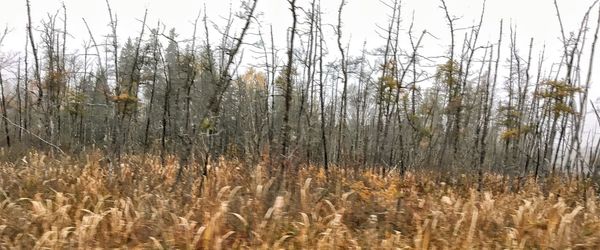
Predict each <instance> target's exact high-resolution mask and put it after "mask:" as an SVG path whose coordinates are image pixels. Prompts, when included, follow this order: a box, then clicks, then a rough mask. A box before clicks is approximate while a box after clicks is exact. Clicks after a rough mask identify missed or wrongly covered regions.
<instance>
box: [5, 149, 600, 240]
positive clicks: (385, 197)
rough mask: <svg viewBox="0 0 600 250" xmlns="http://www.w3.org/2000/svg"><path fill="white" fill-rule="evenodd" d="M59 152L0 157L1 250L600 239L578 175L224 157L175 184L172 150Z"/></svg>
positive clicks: (598, 219) (599, 216)
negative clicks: (344, 166)
mask: <svg viewBox="0 0 600 250" xmlns="http://www.w3.org/2000/svg"><path fill="white" fill-rule="evenodd" d="M59 158H61V159H57V158H51V157H46V156H44V155H42V154H41V153H30V154H28V155H27V156H26V157H24V158H22V159H20V160H17V161H15V162H14V163H2V165H1V167H0V249H96V248H98V249H104V248H126V249H472V248H473V249H600V210H599V208H598V204H599V201H598V198H597V196H596V194H595V193H594V191H593V189H592V188H589V186H590V185H588V184H586V183H583V182H577V181H570V182H567V181H556V180H555V181H548V182H547V183H545V184H544V185H538V184H536V183H534V182H533V181H531V180H529V181H528V182H527V183H526V184H524V186H523V187H522V188H521V189H519V190H518V191H516V190H514V189H513V190H510V191H509V188H508V184H507V183H508V182H506V181H505V180H506V179H505V178H502V177H501V176H492V175H487V176H486V179H485V187H486V192H483V193H479V192H477V191H476V190H475V189H474V187H475V186H476V183H475V182H473V181H470V180H469V178H468V177H467V176H460V177H459V178H457V179H454V180H453V181H451V182H450V183H447V184H446V183H442V182H439V181H437V180H436V178H435V177H432V176H431V175H429V174H426V173H413V172H411V173H408V174H407V175H406V176H405V177H404V178H402V179H401V180H400V178H399V176H398V175H397V174H396V173H392V174H390V175H389V176H386V177H385V178H383V177H381V176H380V175H378V174H375V173H372V172H371V171H370V170H362V171H359V172H356V173H354V172H344V171H341V170H339V169H338V170H333V171H332V172H331V173H330V174H329V177H326V175H325V173H324V172H323V170H321V169H319V168H317V167H312V166H311V167H299V170H298V173H297V174H294V175H288V176H287V177H286V178H287V180H288V181H287V182H286V183H283V184H281V185H278V184H277V181H276V180H277V178H269V176H268V172H269V171H268V169H267V167H266V166H265V165H261V164H257V165H251V164H247V163H241V162H236V161H225V160H221V161H220V162H213V163H212V164H211V165H210V166H209V175H208V177H207V178H206V179H205V181H204V182H203V183H202V184H201V181H200V178H193V179H192V177H186V178H185V179H187V180H193V181H191V182H187V183H182V184H179V185H174V182H175V176H176V172H177V166H176V165H175V164H174V162H175V161H174V160H170V161H168V164H167V165H166V166H165V167H162V166H161V163H160V159H159V158H158V157H154V156H145V157H144V156H129V157H127V158H125V159H124V161H123V164H122V165H121V166H120V167H119V168H118V171H117V172H116V173H113V174H109V172H108V171H107V170H106V168H105V167H104V166H101V165H100V163H99V162H100V159H101V158H102V156H101V154H100V153H90V154H88V155H87V156H85V158H77V159H75V158H65V157H59ZM327 178H329V181H327ZM276 186H279V187H280V188H277V187H276ZM201 187H202V188H201Z"/></svg>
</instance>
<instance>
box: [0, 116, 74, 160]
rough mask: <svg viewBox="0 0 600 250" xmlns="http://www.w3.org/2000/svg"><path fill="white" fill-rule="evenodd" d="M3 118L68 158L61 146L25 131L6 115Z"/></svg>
mask: <svg viewBox="0 0 600 250" xmlns="http://www.w3.org/2000/svg"><path fill="white" fill-rule="evenodd" d="M0 116H1V117H2V118H4V120H5V121H7V122H8V123H10V125H13V126H15V127H17V128H18V129H22V130H23V131H25V132H27V133H28V134H30V135H32V136H33V137H35V138H37V139H39V140H40V141H42V142H44V143H45V144H48V145H49V146H50V147H53V148H54V149H56V150H57V151H58V152H60V153H61V154H62V155H64V156H66V155H67V153H65V151H63V150H62V149H60V147H59V146H56V145H55V144H52V143H50V142H49V141H46V140H44V138H42V137H40V136H39V135H36V134H34V133H33V132H31V131H29V130H27V129H25V128H24V127H22V126H20V125H19V124H16V123H14V122H13V121H11V120H10V119H8V117H6V116H4V115H0Z"/></svg>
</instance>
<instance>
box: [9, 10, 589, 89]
mask: <svg viewBox="0 0 600 250" xmlns="http://www.w3.org/2000/svg"><path fill="white" fill-rule="evenodd" d="M321 1H322V5H323V7H322V10H323V12H324V22H325V23H330V24H335V23H336V22H337V9H338V7H339V3H340V1H341V0H321ZM3 2H4V3H3V4H2V8H0V27H4V26H5V25H6V26H8V28H9V30H11V32H10V33H9V35H8V36H7V38H6V39H5V41H4V45H3V46H2V47H1V48H0V52H4V53H8V52H9V51H22V50H23V49H24V47H25V26H26V22H27V19H26V13H27V12H26V7H25V0H4V1H3ZM63 2H64V4H65V5H66V7H67V12H68V19H69V22H68V30H69V32H70V33H71V35H72V36H73V38H72V39H70V41H69V43H71V44H70V45H69V46H70V47H71V48H74V47H78V46H79V45H81V44H82V43H83V41H84V40H88V39H89V37H88V33H87V31H86V29H85V26H84V24H83V21H82V18H85V19H86V20H87V22H88V23H89V25H90V27H91V29H92V32H93V33H94V35H95V36H96V39H100V38H101V36H102V35H105V34H108V33H109V32H110V31H109V27H108V22H109V17H108V12H107V9H106V2H105V0H64V1H62V0H31V4H32V18H33V21H34V23H36V24H38V26H39V21H40V20H41V19H43V18H46V17H47V13H55V12H56V11H58V10H59V9H61V8H62V7H61V6H62V3H63ZM110 2H111V5H112V8H113V11H114V13H116V14H117V15H118V19H119V27H118V34H119V36H120V42H121V43H123V42H124V40H125V38H126V37H135V36H137V34H138V33H139V29H140V22H139V19H141V18H142V17H143V15H144V11H145V9H148V14H149V16H148V23H149V24H153V23H156V22H157V21H158V20H160V21H161V22H162V23H164V24H165V25H166V26H167V27H174V28H176V30H177V33H179V34H180V37H183V38H187V37H191V33H192V24H191V22H192V21H193V20H194V19H195V17H196V16H197V15H198V13H199V12H201V13H202V15H204V13H205V11H206V12H207V13H208V17H209V19H210V20H212V21H214V22H216V23H217V24H222V23H223V22H224V21H223V19H222V17H226V16H227V15H228V13H229V10H230V8H231V9H233V10H234V12H235V11H237V10H238V7H239V6H240V1H239V0H232V1H227V0H168V1H164V0H126V1H125V0H119V1H117V0H112V1H110ZM347 2H348V4H347V6H346V7H345V9H344V14H343V24H344V30H343V34H344V40H345V41H351V43H350V46H351V53H353V54H355V55H357V54H358V51H359V49H360V47H361V46H362V43H363V42H364V41H366V42H367V44H368V47H369V48H374V47H377V46H381V45H382V44H384V41H383V40H382V39H381V38H380V37H378V35H377V33H376V31H377V24H379V25H380V26H385V25H386V22H387V20H388V15H389V14H390V13H391V11H390V10H389V9H388V7H386V6H385V5H384V4H383V3H381V2H380V1H378V0H347ZM388 2H389V1H388ZM592 2H593V0H559V1H558V4H559V6H560V11H561V14H562V17H563V22H564V25H565V30H566V31H567V32H570V31H576V30H577V29H578V28H579V25H580V22H581V19H582V17H583V15H584V13H585V11H586V9H587V8H588V6H589V5H590V4H591V3H592ZM298 4H299V5H300V6H304V7H308V6H309V1H308V0H298ZM447 4H448V7H449V9H450V12H451V14H452V15H454V16H456V17H459V18H460V20H459V21H457V23H456V25H457V26H458V27H468V26H470V25H473V24H474V23H476V21H477V20H478V19H479V15H480V11H481V7H482V4H483V0H447ZM402 5H403V8H402V17H403V24H402V27H403V30H405V31H407V30H408V27H409V24H410V22H411V19H412V16H413V13H414V29H415V32H416V33H419V32H420V31H422V30H423V29H426V30H427V31H428V32H430V33H431V34H432V35H434V36H435V38H434V37H433V36H430V37H427V38H426V39H425V40H424V42H423V45H424V46H423V49H422V53H424V54H425V55H430V56H440V55H443V54H444V53H445V51H446V50H447V48H448V41H449V39H448V28H447V25H446V21H445V19H444V18H445V17H444V13H443V11H442V10H441V9H440V8H439V5H440V2H439V0H404V1H402ZM205 6H206V8H205ZM258 12H259V13H261V16H260V17H259V20H260V24H261V25H262V26H263V27H264V30H265V31H266V30H267V28H266V27H268V26H269V25H273V31H274V34H275V37H276V38H277V40H276V43H277V46H278V47H280V48H285V46H286V40H285V39H286V30H287V28H288V27H289V26H290V23H291V17H290V14H289V13H290V12H289V5H288V3H287V1H286V0H259V3H258ZM597 12H598V11H597V9H595V11H593V14H592V17H591V20H590V27H591V28H595V23H596V19H597V16H598V13H597ZM501 19H504V23H505V31H508V28H509V26H510V25H511V24H512V25H516V27H517V28H516V29H517V31H518V40H519V41H518V44H519V47H520V48H521V51H522V52H521V54H522V56H526V51H527V49H528V48H527V47H528V43H529V39H530V38H531V37H533V38H535V43H534V53H533V54H534V58H535V57H537V54H538V53H539V51H540V50H541V48H542V46H543V45H546V47H547V60H548V61H554V62H556V61H558V60H559V58H560V55H561V54H560V53H562V50H561V49H562V47H561V46H562V45H561V43H560V40H559V37H560V29H559V26H558V19H557V17H556V11H555V9H554V5H553V1H552V0H488V1H487V6H486V15H485V19H484V23H483V28H482V30H481V32H482V34H481V37H480V41H481V42H482V43H487V42H492V43H494V42H496V41H497V36H498V26H499V22H500V20H501ZM253 26H254V28H256V27H257V25H256V23H254V24H253ZM592 31H593V30H592ZM329 32H330V34H332V35H333V29H332V28H330V31H329ZM507 33H508V32H506V35H507ZM462 36H463V33H461V32H459V33H458V34H457V37H458V38H459V39H460V38H462ZM589 37H591V35H589ZM436 38H437V39H436ZM505 41H508V37H506V36H505ZM38 42H39V38H38ZM590 43H591V42H588V43H587V44H588V46H589V44H590ZM507 44H508V43H507V42H506V43H505V45H507ZM507 49H508V48H506V49H505V52H506V50H507ZM586 52H589V47H588V48H587V49H586ZM597 54H600V53H597ZM598 57H600V56H599V55H596V58H597V60H596V65H597V66H596V67H595V68H596V69H600V68H599V67H600V58H598ZM246 60H249V59H246ZM586 61H587V59H586ZM586 64H587V63H586ZM596 71H597V72H598V73H597V74H596V75H595V76H594V77H593V79H594V87H593V89H592V91H591V96H592V97H593V99H595V98H598V97H600V86H599V85H600V70H596ZM586 72H587V67H586V68H584V71H583V74H585V73H586Z"/></svg>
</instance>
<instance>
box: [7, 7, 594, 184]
mask: <svg viewBox="0 0 600 250" xmlns="http://www.w3.org/2000/svg"><path fill="white" fill-rule="evenodd" d="M288 4H289V10H288V11H289V15H291V17H292V19H291V20H290V21H291V22H290V24H289V29H288V31H287V34H286V39H287V47H286V48H278V47H276V46H275V42H274V41H275V38H274V37H273V28H272V27H269V26H264V25H259V23H257V22H260V18H259V14H258V13H257V5H260V1H259V0H249V1H242V2H241V5H240V8H239V11H237V12H236V13H235V15H234V14H232V15H230V16H229V20H227V22H226V26H224V27H215V26H214V25H213V23H211V21H210V20H208V18H207V16H206V10H205V11H204V14H203V15H199V16H198V17H197V18H196V19H195V22H194V25H193V36H192V37H186V38H181V37H179V36H178V34H177V30H175V29H168V28H166V27H165V26H164V25H163V24H161V23H160V22H159V23H157V24H151V23H148V22H147V14H146V15H145V16H144V17H143V19H141V21H140V29H139V34H137V35H136V36H135V37H133V38H127V39H125V38H122V37H118V36H117V34H118V32H117V31H118V29H119V26H118V22H117V19H116V13H114V12H113V10H112V9H111V7H110V5H109V3H108V1H107V10H108V13H109V16H108V18H107V20H108V21H109V23H110V28H111V33H110V34H95V33H94V30H93V27H89V26H88V25H87V22H86V21H85V19H84V20H83V23H84V24H85V25H86V27H87V30H88V31H89V32H88V33H89V34H87V35H89V36H88V37H86V38H82V39H83V40H84V46H83V48H82V49H81V50H78V51H77V52H78V53H69V51H70V50H69V47H77V46H78V45H75V44H67V43H68V41H69V39H67V37H68V36H69V32H68V30H67V28H68V26H67V24H68V22H67V20H69V19H68V15H67V8H66V6H63V8H62V9H61V10H60V11H59V12H57V13H56V14H49V15H48V16H47V17H45V18H44V19H43V20H42V21H41V22H40V23H34V22H33V21H32V19H34V17H32V16H31V14H30V13H31V12H30V9H31V7H34V6H31V5H30V4H29V1H27V10H28V12H27V20H25V21H27V44H26V46H24V47H23V51H22V53H20V54H18V55H17V56H14V57H11V58H5V59H4V60H0V62H3V63H4V64H3V65H0V67H1V70H0V88H1V89H0V90H1V94H2V96H1V97H2V102H1V107H2V118H3V119H2V124H1V126H2V128H3V130H2V133H3V134H4V140H3V141H2V143H3V146H5V147H8V148H10V147H20V148H23V147H38V148H44V149H47V150H52V151H55V152H63V153H65V152H66V153H70V152H74V153H76V152H81V151H85V150H86V149H90V148H99V149H102V150H104V151H105V152H106V154H107V156H108V159H109V162H110V163H111V165H112V166H114V167H116V166H118V164H116V163H118V162H119V160H120V159H121V156H122V155H123V154H141V153H157V154H160V155H161V158H162V159H163V164H164V162H165V161H166V159H167V157H168V156H169V155H176V156H178V159H179V164H180V173H181V172H183V171H184V170H185V167H186V166H188V165H190V164H193V163H201V164H204V163H206V162H207V161H208V159H209V158H211V157H212V158H215V157H220V156H223V157H237V158H240V159H244V160H248V161H253V162H258V161H263V162H267V163H269V164H270V166H271V168H272V169H278V168H281V169H284V170H285V169H286V168H287V169H290V170H293V169H294V168H295V166H296V165H297V164H300V163H314V164H319V165H322V166H323V167H324V168H325V169H327V168H329V166H330V165H336V166H340V167H347V168H349V169H352V168H366V167H369V168H373V169H374V170H376V171H380V172H381V173H382V174H385V173H386V172H387V171H400V173H401V174H404V173H405V172H406V171H408V170H415V169H416V170H418V169H424V168H426V169H439V170H440V172H441V173H444V174H445V173H450V172H453V171H465V170H466V171H469V172H470V173H475V174H478V175H479V176H480V177H481V176H483V173H484V172H487V171H493V172H498V173H502V174H508V175H511V176H516V177H528V176H534V177H535V178H538V177H543V176H547V175H548V174H550V173H554V172H556V171H565V172H566V173H568V174H571V175H577V176H588V177H590V176H591V177H597V175H598V165H599V164H600V161H598V159H599V157H600V155H599V153H600V147H599V146H600V138H597V137H596V136H595V134H593V133H584V123H585V120H586V114H588V113H591V114H594V113H595V116H596V117H597V118H598V120H599V122H600V116H599V114H598V112H597V111H596V110H595V107H593V106H590V105H593V103H592V102H591V100H590V97H589V89H590V86H591V84H592V78H593V77H592V73H593V66H594V62H593V59H594V55H595V50H596V44H597V39H598V28H599V23H600V19H599V20H598V21H596V20H593V19H592V16H593V15H594V14H596V13H600V7H599V6H598V4H597V1H596V2H594V3H593V4H592V5H591V6H590V7H589V9H588V10H587V12H586V13H585V15H584V16H583V17H582V18H581V22H580V23H581V24H580V28H579V29H578V30H574V31H569V30H565V28H564V27H563V24H562V17H561V15H560V7H559V6H558V4H557V3H556V2H555V3H554V4H555V7H556V14H557V19H558V20H559V23H560V26H561V27H560V28H561V33H560V34H558V35H559V36H560V37H561V38H562V39H561V40H562V56H561V57H560V58H559V60H556V61H553V62H550V61H548V60H547V57H546V56H545V53H546V52H545V48H537V47H534V38H531V39H527V41H528V42H529V44H530V45H529V46H528V47H524V48H519V47H518V46H517V44H519V41H522V38H520V37H518V36H517V32H516V30H515V27H514V26H510V27H507V25H506V24H505V23H503V22H502V21H499V22H498V26H497V27H496V29H497V32H498V33H497V40H494V41H482V39H481V38H480V30H481V29H482V24H483V20H484V19H485V18H486V13H485V12H486V9H485V1H484V2H483V6H482V8H481V17H480V19H479V21H478V22H476V23H474V24H473V25H472V26H470V27H469V28H467V29H465V28H459V27H458V26H457V22H458V21H459V19H458V18H456V14H458V13H450V11H449V8H448V6H447V5H446V1H444V0H440V9H439V10H435V11H440V12H442V13H443V14H444V16H445V20H440V23H441V22H445V24H446V25H447V27H448V34H449V37H450V38H451V39H450V40H449V41H446V43H447V45H448V49H447V53H446V54H443V55H439V57H436V58H430V57H426V56H424V53H422V52H423V51H426V50H427V48H426V47H424V46H423V42H424V40H426V39H432V36H431V35H430V34H429V33H428V32H427V31H416V30H414V29H413V23H410V24H405V23H403V22H402V20H403V19H407V18H406V17H403V16H402V12H401V2H400V1H398V0H394V1H390V2H388V3H386V5H387V6H388V7H389V9H388V13H386V14H387V15H389V22H388V23H387V24H386V25H383V28H382V30H381V32H380V33H381V34H382V37H381V38H380V40H381V41H380V44H381V46H379V47H378V48H377V49H375V50H369V49H367V48H366V46H365V47H364V48H363V49H362V52H361V53H351V52H352V51H351V50H350V49H349V48H348V45H347V40H348V38H349V35H348V34H344V33H343V32H342V30H343V20H342V15H343V13H344V7H345V5H346V2H345V0H342V1H341V3H340V5H339V9H338V10H337V13H329V14H331V15H333V14H337V17H338V18H337V23H323V21H322V20H323V18H322V16H323V15H324V14H326V13H322V11H321V5H320V2H319V1H316V0H307V1H297V0H288ZM274 11H275V10H274ZM277 11H283V10H277ZM432 11H434V10H432ZM325 27H328V29H331V27H334V30H335V35H336V37H335V38H333V39H332V38H331V37H328V35H327V33H326V32H325V31H324V29H325ZM214 31H218V32H214ZM215 33H217V34H219V36H214V34H215ZM4 34H6V32H5V33H4ZM329 36H330V35H329ZM3 37H4V36H3ZM0 41H1V40H0ZM403 41H409V42H408V43H405V42H403ZM369 42H370V43H373V42H374V41H369ZM244 53H252V54H253V55H254V57H250V56H243V54H244ZM440 58H441V59H440ZM431 63H436V65H437V67H436V68H435V70H433V71H432V70H431V68H430V67H428V65H430V64H431ZM590 107H593V108H592V110H589V108H590ZM203 171H206V170H203Z"/></svg>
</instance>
